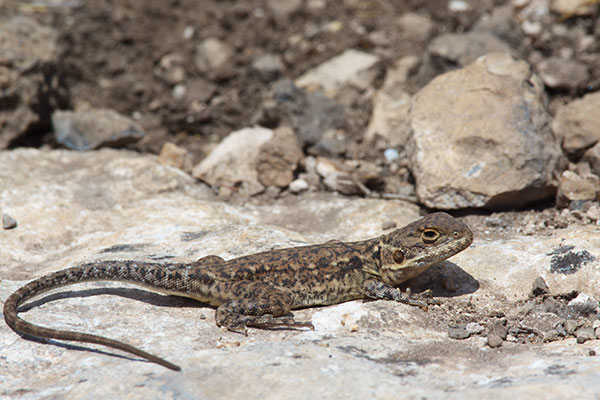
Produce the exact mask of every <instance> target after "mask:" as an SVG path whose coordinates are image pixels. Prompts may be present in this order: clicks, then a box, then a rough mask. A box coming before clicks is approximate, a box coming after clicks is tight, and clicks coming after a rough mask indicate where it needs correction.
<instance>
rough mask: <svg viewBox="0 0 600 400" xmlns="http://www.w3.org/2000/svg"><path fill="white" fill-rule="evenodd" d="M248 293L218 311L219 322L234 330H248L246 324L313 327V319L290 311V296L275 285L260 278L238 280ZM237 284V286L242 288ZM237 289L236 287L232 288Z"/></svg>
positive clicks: (254, 325) (242, 289)
mask: <svg viewBox="0 0 600 400" xmlns="http://www.w3.org/2000/svg"><path fill="white" fill-rule="evenodd" d="M236 285H240V288H241V290H240V291H242V292H244V293H245V296H244V297H243V298H240V299H235V300H229V301H227V302H225V303H223V304H221V305H220V306H219V307H217V312H216V314H215V319H216V322H217V325H218V326H223V327H225V328H227V329H228V330H230V331H232V332H237V333H243V334H244V335H245V334H246V328H247V327H251V328H260V329H298V328H310V329H314V327H313V324H312V323H311V322H298V321H296V320H294V315H293V314H292V313H291V309H292V304H293V303H292V299H291V297H290V296H289V295H288V294H287V293H285V292H283V291H281V290H279V289H276V288H273V287H271V286H268V285H265V284H263V283H259V282H243V281H242V282H239V283H236ZM240 288H238V289H240ZM232 289H235V288H232Z"/></svg>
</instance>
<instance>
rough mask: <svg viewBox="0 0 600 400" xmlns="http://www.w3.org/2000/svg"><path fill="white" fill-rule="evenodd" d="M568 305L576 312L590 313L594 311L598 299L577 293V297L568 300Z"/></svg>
mask: <svg viewBox="0 0 600 400" xmlns="http://www.w3.org/2000/svg"><path fill="white" fill-rule="evenodd" d="M568 306H569V308H571V309H572V310H573V311H575V312H577V313H581V314H591V313H594V312H596V310H597V308H598V301H597V300H596V299H594V298H593V297H591V296H589V295H587V294H585V293H579V295H577V297H575V298H574V299H573V300H571V301H570V302H569V304H568Z"/></svg>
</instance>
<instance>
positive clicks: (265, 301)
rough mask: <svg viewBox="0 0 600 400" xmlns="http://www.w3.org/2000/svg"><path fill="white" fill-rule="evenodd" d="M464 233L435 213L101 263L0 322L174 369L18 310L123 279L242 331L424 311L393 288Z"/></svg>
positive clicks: (455, 248)
mask: <svg viewBox="0 0 600 400" xmlns="http://www.w3.org/2000/svg"><path fill="white" fill-rule="evenodd" d="M472 241H473V234H472V232H471V231H470V230H469V228H468V227H467V226H466V225H465V224H463V223H461V222H460V221H458V220H456V219H455V218H453V217H451V216H450V215H448V214H446V213H434V214H430V215H428V216H426V217H425V218H423V219H421V220H419V221H415V222H413V223H411V224H409V225H407V226H405V227H404V228H401V229H397V230H395V231H393V232H391V233H389V234H387V235H382V236H379V237H377V238H374V239H370V240H365V241H362V242H353V243H342V242H339V241H330V242H327V243H324V244H318V245H311V246H303V247H293V248H288V249H280V250H273V251H267V252H262V253H257V254H252V255H248V256H245V257H240V258H236V259H233V260H228V261H225V260H223V259H222V258H220V257H217V256H208V257H204V258H201V259H199V260H198V261H196V262H193V263H190V264H157V263H147V262H136V261H100V262H95V263H89V264H83V265H79V266H76V267H73V268H69V269H65V270H62V271H57V272H54V273H51V274H48V275H45V276H42V277H41V278H38V279H36V280H34V281H32V282H30V283H28V284H26V285H25V286H23V287H22V288H20V289H19V290H17V291H16V292H14V293H13V294H11V295H10V297H9V298H8V299H7V300H6V302H5V303H4V320H5V321H6V323H7V324H8V325H9V326H10V327H11V328H12V329H13V330H14V331H16V332H18V333H21V334H26V335H31V336H36V337H41V338H53V339H59V340H72V341H79V342H86V343H96V344H101V345H105V346H109V347H113V348H116V349H120V350H123V351H127V352H130V353H132V354H135V355H138V356H140V357H143V358H145V359H147V360H149V361H152V362H155V363H158V364H161V365H163V366H165V367H167V368H171V369H174V370H179V369H180V368H179V367H178V366H176V365H174V364H172V363H170V362H168V361H166V360H164V359H162V358H160V357H157V356H154V355H152V354H149V353H146V352H144V351H142V350H139V349H137V348H135V347H133V346H130V345H128V344H125V343H122V342H119V341H116V340H112V339H108V338H104V337H101V336H96V335H90V334H86V333H79V332H71V331H61V330H57V329H50V328H45V327H41V326H37V325H33V324H30V323H29V322H27V321H25V320H23V319H21V318H20V317H19V316H18V315H17V309H18V307H19V305H21V304H22V303H24V302H25V301H27V300H28V299H31V298H32V297H34V296H37V295H39V294H40V293H43V292H45V291H47V290H50V289H54V288H57V287H60V286H65V285H71V284H74V283H79V282H86V281H121V282H130V283H134V284H137V285H141V286H144V287H147V288H150V289H152V290H156V291H159V292H163V293H168V294H174V295H178V296H184V297H190V298H193V299H196V300H199V301H201V302H204V303H208V304H211V305H213V306H216V307H217V311H216V322H217V324H218V325H219V326H224V327H226V328H227V329H229V330H231V331H235V332H242V333H246V328H247V327H257V328H264V329H274V328H291V329H293V328H301V327H307V328H312V324H311V323H310V322H298V321H295V320H294V317H293V315H292V314H291V313H290V311H291V310H293V309H297V308H302V307H310V306H315V305H328V304H336V303H341V302H344V301H348V300H353V299H360V298H372V299H388V300H395V301H399V302H403V303H406V304H410V305H416V306H420V307H422V308H425V307H426V306H427V304H428V303H431V302H435V301H434V300H433V299H430V298H428V297H425V296H415V295H412V296H411V295H410V294H405V293H402V292H400V291H399V290H398V289H396V288H395V286H397V285H399V284H400V283H402V282H404V281H406V280H407V279H410V278H412V277H414V276H417V275H419V274H420V273H422V272H423V271H425V270H426V269H427V268H429V267H430V266H432V265H433V264H435V263H438V262H440V261H442V260H445V259H446V258H448V257H451V256H453V255H454V254H456V253H458V252H460V251H462V250H464V249H465V248H467V247H468V246H469V245H470V244H471V243H472Z"/></svg>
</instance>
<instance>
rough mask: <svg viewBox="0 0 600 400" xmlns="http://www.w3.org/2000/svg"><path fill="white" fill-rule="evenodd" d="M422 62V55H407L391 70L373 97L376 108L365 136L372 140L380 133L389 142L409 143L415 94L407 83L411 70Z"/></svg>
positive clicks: (403, 144) (397, 143)
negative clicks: (420, 56)
mask: <svg viewBox="0 0 600 400" xmlns="http://www.w3.org/2000/svg"><path fill="white" fill-rule="evenodd" d="M418 62H419V59H418V57H415V56H407V57H403V58H401V59H400V60H398V61H397V62H396V64H395V65H394V67H393V68H390V69H389V70H388V71H387V75H386V78H385V81H384V83H383V86H382V87H381V89H379V90H378V91H377V93H376V94H375V98H374V99H373V112H372V114H371V120H370V121H369V126H368V127H367V131H366V133H365V140H367V141H372V140H374V139H375V138H376V137H378V136H379V137H382V138H384V139H385V141H386V142H387V145H388V146H406V142H407V140H408V136H409V134H410V126H409V111H410V105H411V95H410V94H409V93H408V92H407V91H406V90H405V89H404V85H405V84H406V80H407V79H408V74H409V73H410V70H411V69H413V68H414V67H415V66H416V65H417V64H418Z"/></svg>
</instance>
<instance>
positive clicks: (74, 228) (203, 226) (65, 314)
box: [0, 149, 600, 399]
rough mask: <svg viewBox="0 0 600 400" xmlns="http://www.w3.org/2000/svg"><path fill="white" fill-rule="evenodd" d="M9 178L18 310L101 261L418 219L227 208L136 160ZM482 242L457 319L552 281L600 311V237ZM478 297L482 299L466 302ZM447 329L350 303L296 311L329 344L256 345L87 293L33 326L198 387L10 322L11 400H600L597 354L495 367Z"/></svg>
mask: <svg viewBox="0 0 600 400" xmlns="http://www.w3.org/2000/svg"><path fill="white" fill-rule="evenodd" d="M0 165H3V166H6V167H5V168H2V169H0V181H1V182H2V183H3V185H4V187H9V188H10V190H3V191H0V204H2V206H3V210H5V211H7V212H8V211H9V212H10V214H11V215H13V216H14V217H15V218H16V219H18V220H19V227H18V229H14V230H10V231H0V235H1V236H2V237H1V240H2V244H3V245H2V246H1V247H0V260H2V262H1V263H0V279H2V285H0V299H3V300H4V299H6V297H7V296H8V295H9V293H11V292H12V291H13V290H16V289H17V288H18V287H20V286H21V285H22V284H24V283H25V282H26V281H28V280H30V279H32V278H34V277H37V276H40V275H42V274H44V273H48V272H50V271H55V270H58V269H61V268H64V267H66V266H70V265H75V264H78V263H81V262H86V261H92V260H108V259H135V260H147V261H158V262H189V261H193V260H196V259H198V258H200V257H203V256H206V255H209V254H215V255H219V256H222V257H224V258H226V259H229V258H232V257H237V256H240V255H244V254H249V253H254V252H257V251H264V250H270V249H273V248H279V247H287V246H297V245H302V244H307V243H319V242H324V241H327V240H329V239H340V240H363V239H366V238H370V237H374V236H376V235H379V234H382V233H383V232H382V229H381V225H382V223H383V222H384V221H388V220H393V221H395V222H396V223H397V225H398V226H403V225H405V224H406V223H407V222H409V221H411V220H415V219H417V218H418V217H419V216H418V209H417V207H415V206H414V205H412V204H408V203H404V202H400V201H384V200H376V199H347V198H342V197H337V196H334V195H330V194H329V195H328V194H319V195H310V196H305V197H296V196H294V197H290V198H287V199H282V200H279V201H277V202H276V203H273V204H264V205H252V204H246V205H233V204H227V203H224V202H220V201H215V199H214V197H213V196H212V195H211V192H210V191H209V190H208V189H207V188H206V187H205V186H204V185H202V184H198V183H197V182H196V181H195V180H194V179H193V178H192V177H190V176H188V175H186V174H185V173H183V172H181V171H180V170H178V169H176V168H172V167H168V166H164V165H162V164H160V163H159V162H158V161H157V157H154V156H149V155H140V154H136V153H133V152H128V151H124V150H113V149H101V150H99V151H95V152H89V153H86V154H83V153H80V152H74V151H65V150H54V151H46V150H37V149H19V150H14V151H5V152H0ZM22 165H27V166H28V168H22ZM475 235H476V241H475V243H474V244H473V245H472V246H471V247H470V248H469V249H467V250H466V251H464V252H462V253H460V254H458V255H457V256H455V257H453V258H452V259H451V260H450V261H448V262H446V263H443V265H442V266H440V267H439V268H444V269H446V270H452V271H455V272H456V273H457V274H458V275H459V278H460V276H462V277H463V278H462V279H456V284H457V287H458V291H457V292H456V293H455V294H452V295H449V296H448V297H443V298H442V301H443V302H444V303H448V304H449V305H451V306H453V307H457V306H458V305H460V304H466V303H467V302H468V304H470V305H471V306H470V307H475V308H477V309H483V310H486V309H487V310H490V312H491V311H492V310H495V309H496V306H497V305H498V304H503V303H505V302H507V301H521V300H525V299H527V298H528V297H527V296H528V293H529V290H530V285H531V282H532V281H533V280H534V279H535V278H536V277H538V276H542V277H543V278H544V279H545V280H546V281H547V282H548V284H549V285H550V287H552V288H553V291H556V292H557V293H568V292H570V291H572V290H574V289H577V290H578V291H580V292H584V293H587V294H588V295H589V296H593V297H595V298H599V297H600V288H599V287H598V285H597V283H596V282H597V281H598V279H599V278H600V275H599V271H600V268H599V267H600V265H599V262H598V259H599V258H598V257H599V256H600V254H599V253H598V250H597V249H599V248H600V234H599V233H598V230H597V227H595V226H590V225H586V226H573V227H568V228H567V229H560V230H556V231H554V232H550V234H549V235H544V236H521V235H513V236H511V237H509V238H504V239H490V238H487V237H486V235H485V233H484V232H476V233H475ZM565 245H572V246H574V248H573V249H572V250H568V251H583V250H587V251H589V253H590V254H593V255H594V256H595V259H594V260H593V261H591V262H589V263H588V264H586V265H584V266H582V267H581V268H579V269H578V270H577V271H576V272H575V273H570V274H563V273H555V272H551V271H552V258H553V255H552V254H551V253H552V252H553V251H554V250H555V249H557V248H561V246H565ZM473 280H475V281H476V282H477V284H478V285H477V289H476V290H466V291H465V287H466V286H465V285H467V283H466V282H473ZM509 299H510V300H509ZM443 313H445V311H444V310H439V309H437V308H433V309H431V310H430V311H429V312H427V313H425V312H423V311H422V310H420V309H418V308H413V307H407V306H404V305H401V304H395V303H391V302H386V301H372V302H362V301H352V302H347V303H344V304H339V305H334V306H327V307H317V308H312V309H307V310H299V311H296V312H295V314H296V317H297V319H298V320H304V321H308V320H310V321H312V323H313V324H314V326H315V330H314V331H261V330H254V329H252V330H250V332H249V335H248V336H247V337H245V336H242V335H238V334H234V333H231V332H224V331H222V330H221V329H219V328H217V327H216V326H215V324H214V310H213V309H211V308H208V307H204V306H201V305H198V304H197V303H194V302H192V301H188V300H185V299H179V298H175V297H172V296H162V295H156V294H152V293H151V292H149V291H147V290H145V289H141V288H137V287H135V288H134V287H131V286H129V285H125V284H108V283H86V284H81V285H77V286H73V287H68V288H62V289H60V291H59V292H58V293H55V294H50V295H48V296H45V297H43V298H41V299H39V300H37V301H35V302H34V306H33V307H31V308H30V309H28V310H27V311H24V312H22V313H21V316H22V317H23V318H25V319H27V320H29V321H32V322H34V323H38V324H42V325H46V326H52V327H58V328H64V329H70V330H73V329H74V330H78V331H85V332H93V333H96V334H100V335H106V336H109V337H112V338H115V339H120V340H124V341H126V342H128V343H131V344H133V345H136V346H139V347H142V348H143V349H145V350H148V351H151V352H153V353H156V354H158V355H161V356H164V357H166V358H168V359H169V360H170V361H173V362H176V363H178V364H180V365H181V366H182V367H183V371H182V372H179V373H177V372H173V371H170V370H166V369H164V368H162V367H159V366H157V365H154V364H150V363H147V362H142V361H140V360H138V359H136V358H135V357H133V358H132V357H130V356H124V357H122V356H121V355H122V354H121V353H118V352H116V351H114V350H110V349H106V348H101V347H97V348H96V347H95V346H91V345H81V344H77V345H76V346H77V347H76V349H77V350H75V349H74V348H73V347H71V346H63V345H60V344H57V342H55V343H54V344H49V343H41V342H35V341H30V340H25V339H23V338H21V337H20V336H18V335H16V334H15V333H14V332H12V331H11V330H10V329H9V328H8V327H7V326H6V325H5V324H4V323H0V352H1V354H2V356H3V362H2V363H0V376H2V387H1V388H0V396H1V397H7V398H12V397H18V396H20V397H23V398H40V397H48V396H53V395H54V394H55V393H59V394H60V396H61V398H65V399H78V398H89V397H94V398H100V397H103V398H123V397H132V398H140V397H143V398H164V397H165V396H171V397H190V398H198V397H201V398H207V399H212V398H215V399H216V398H223V397H226V398H237V397H244V398H247V399H264V398H290V397H294V398H300V399H314V398H333V399H342V398H344V399H346V398H358V397H360V398H367V397H368V398H375V399H383V398H395V397H397V396H398V393H399V392H398V390H399V388H401V390H402V396H406V397H411V398H423V397H427V398H455V397H456V396H457V395H458V394H460V397H461V398H465V399H479V398H482V397H489V396H493V397H495V398H528V397H531V396H532V394H536V393H544V395H546V396H551V397H556V398H568V397H570V396H571V395H572V393H573V392H574V391H576V392H577V393H578V396H579V397H582V398H593V396H594V394H595V393H597V392H599V391H600V383H599V380H598V376H599V375H600V366H599V365H598V362H597V359H596V358H595V357H590V356H589V355H588V353H589V351H590V350H591V349H594V348H595V347H596V346H597V342H595V341H589V342H586V343H584V344H579V345H578V344H576V343H575V339H569V340H564V341H558V342H553V343H549V344H544V345H542V344H538V345H527V344H518V343H511V342H508V341H507V342H504V343H503V345H502V347H500V348H497V349H494V350H493V351H490V349H489V347H488V346H487V342H486V339H485V338H484V337H480V336H476V337H471V338H468V339H465V340H461V341H457V340H453V339H449V338H448V337H447V329H446V327H445V326H441V324H440V322H439V320H437V319H436V315H437V316H438V317H439V316H440V315H442V314H443ZM90 349H92V351H90ZM93 349H98V350H99V351H94V350H93ZM116 354H118V355H119V356H115V355H116ZM449 354H451V355H452V356H451V357H449V356H448V355H449ZM532 365H535V368H532V367H531V366H532ZM457 370H458V371H461V373H460V374H457V373H456V371H457ZM557 371H558V372H557ZM561 371H567V372H565V373H562V372H561ZM74 382H75V383H74ZM250 387H251V388H253V390H250V391H249V390H248V388H250ZM24 388H26V390H27V392H26V393H24V392H23V390H24Z"/></svg>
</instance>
